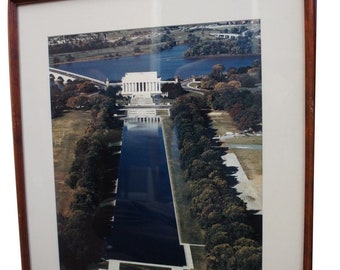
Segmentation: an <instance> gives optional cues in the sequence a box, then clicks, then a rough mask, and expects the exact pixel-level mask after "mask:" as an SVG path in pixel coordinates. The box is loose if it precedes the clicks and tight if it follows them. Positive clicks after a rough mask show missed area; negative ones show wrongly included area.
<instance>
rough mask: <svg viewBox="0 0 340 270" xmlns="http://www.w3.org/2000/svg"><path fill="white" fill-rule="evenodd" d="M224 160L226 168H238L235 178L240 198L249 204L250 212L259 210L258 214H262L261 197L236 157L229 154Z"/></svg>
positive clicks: (223, 157)
mask: <svg viewBox="0 0 340 270" xmlns="http://www.w3.org/2000/svg"><path fill="white" fill-rule="evenodd" d="M222 159H223V160H224V162H223V164H225V165H226V166H228V167H236V168H237V171H236V172H235V173H234V176H235V177H236V179H237V181H238V184H237V185H236V186H235V188H236V190H237V191H238V192H239V193H240V195H239V196H238V197H239V198H240V199H242V200H243V201H244V202H245V203H247V209H248V210H259V212H258V214H262V206H261V205H262V202H261V197H259V196H258V194H257V192H256V189H255V188H254V187H253V185H252V183H251V180H250V181H249V179H248V176H247V175H246V173H245V172H244V170H243V168H242V166H241V164H240V162H239V160H238V158H237V157H236V155H235V154H234V153H228V154H226V155H224V156H222Z"/></svg>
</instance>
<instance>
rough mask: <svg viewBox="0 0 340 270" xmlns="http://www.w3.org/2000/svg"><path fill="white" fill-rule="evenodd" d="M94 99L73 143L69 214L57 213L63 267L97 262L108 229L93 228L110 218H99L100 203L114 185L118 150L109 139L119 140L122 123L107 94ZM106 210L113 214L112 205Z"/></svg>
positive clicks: (68, 181)
mask: <svg viewBox="0 0 340 270" xmlns="http://www.w3.org/2000/svg"><path fill="white" fill-rule="evenodd" d="M97 98H99V100H98V101H97V102H95V103H94V104H93V105H92V109H91V118H92V119H91V121H90V122H89V125H88V127H86V131H85V132H84V133H85V135H84V136H83V137H82V138H81V139H80V140H79V141H78V142H77V144H76V147H75V150H74V160H73V163H72V166H71V169H70V171H69V174H68V178H67V179H66V184H67V185H69V187H70V188H71V189H72V190H73V200H72V203H71V205H70V211H71V214H70V215H69V216H68V217H64V216H62V215H61V214H58V237H59V252H60V264H61V266H62V267H63V268H62V269H66V270H78V269H79V270H83V269H87V267H88V266H89V265H90V264H91V263H94V262H98V261H99V260H100V258H101V256H102V253H103V237H104V235H105V234H108V230H109V229H110V228H109V227H107V228H105V227H103V226H101V227H100V230H96V227H97V226H100V225H102V224H110V223H109V220H106V221H105V220H104V221H102V220H98V213H99V204H100V202H101V201H103V200H104V199H106V196H107V194H108V193H110V192H112V191H113V190H114V188H115V185H116V182H115V179H117V172H118V164H119V155H115V152H116V151H117V150H119V149H117V146H114V145H113V144H112V142H114V141H117V140H120V139H121V128H122V122H121V121H119V120H117V119H116V118H114V117H113V114H114V113H115V112H116V107H115V105H114V104H115V103H114V102H113V100H112V99H111V98H110V97H108V96H105V98H103V97H101V98H100V95H97ZM107 211H110V214H111V216H112V215H113V208H112V207H111V208H110V209H107ZM108 218H109V216H106V219H108ZM99 223H101V224H99Z"/></svg>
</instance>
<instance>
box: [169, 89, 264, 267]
mask: <svg viewBox="0 0 340 270" xmlns="http://www.w3.org/2000/svg"><path fill="white" fill-rule="evenodd" d="M207 106H208V104H207V103H206V100H205V99H204V97H200V96H193V95H186V96H182V97H179V98H178V99H177V101H176V102H175V103H174V104H173V106H172V108H171V118H172V119H173V121H174V125H175V128H176V132H177V136H178V140H179V143H178V145H179V149H180V159H181V160H180V161H181V166H182V169H183V171H184V172H185V177H186V181H187V185H188V186H189V188H190V191H191V199H192V205H191V208H190V210H191V214H192V216H193V217H194V218H195V219H197V220H198V222H199V224H200V225H201V227H202V229H204V230H205V231H206V234H205V244H206V251H207V253H208V269H235V270H236V269H238V270H240V269H242V270H252V269H254V270H258V269H261V265H262V251H261V242H260V239H261V237H258V235H256V233H255V231H254V229H253V227H252V226H251V225H250V222H249V219H250V216H251V215H250V213H249V212H248V211H247V210H246V205H245V203H244V202H243V201H242V200H241V199H239V198H238V197H237V196H236V195H237V194H236V193H235V190H234V189H233V185H234V184H235V179H234V178H233V177H232V176H231V170H233V169H235V168H230V167H229V168H228V167H226V166H225V165H224V164H223V163H222V159H221V156H222V154H223V152H222V151H225V149H221V148H220V147H219V145H217V144H216V143H214V141H213V140H212V136H213V135H214V132H213V131H212V130H211V129H210V128H209V118H208V117H207V112H208V110H207Z"/></svg>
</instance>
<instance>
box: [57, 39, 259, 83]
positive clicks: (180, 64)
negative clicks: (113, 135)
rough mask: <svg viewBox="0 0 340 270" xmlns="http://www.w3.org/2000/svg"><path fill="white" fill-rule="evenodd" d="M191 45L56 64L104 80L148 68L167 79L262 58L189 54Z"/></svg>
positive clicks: (58, 66) (249, 63) (67, 69)
mask: <svg viewBox="0 0 340 270" xmlns="http://www.w3.org/2000/svg"><path fill="white" fill-rule="evenodd" d="M187 49H188V46H187V45H179V46H175V47H174V48H172V49H169V50H164V51H161V52H157V53H151V54H143V55H138V56H125V57H119V58H112V59H101V60H92V61H84V62H74V63H68V64H60V65H55V66H54V67H55V68H58V69H61V70H65V71H70V72H73V73H76V74H80V75H84V76H87V77H90V78H94V79H97V80H101V81H105V80H106V79H107V78H108V79H109V80H112V81H114V80H121V78H122V77H123V76H124V75H125V73H126V72H144V71H157V73H158V76H160V77H161V78H162V80H166V79H170V78H174V77H175V76H179V77H180V78H181V79H185V78H189V77H191V76H193V75H195V76H199V75H205V74H209V73H210V72H211V68H212V66H213V65H215V64H223V65H224V67H225V69H226V70H228V68H230V67H236V68H238V67H242V66H251V65H252V64H253V62H254V60H261V56H259V55H245V56H206V57H194V58H186V57H184V52H185V51H186V50H187Z"/></svg>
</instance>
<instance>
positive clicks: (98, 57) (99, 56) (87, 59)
mask: <svg viewBox="0 0 340 270" xmlns="http://www.w3.org/2000/svg"><path fill="white" fill-rule="evenodd" d="M183 45H184V44H181V45H176V46H183ZM171 49H172V48H171ZM171 49H167V50H171ZM87 52H91V51H87ZM160 52H161V51H158V52H156V53H160ZM72 53H82V52H81V51H78V52H69V53H61V54H59V55H61V56H65V55H68V54H72ZM84 53H85V52H84ZM112 53H114V52H112ZM153 53H155V52H151V50H148V51H144V52H140V53H132V54H131V53H125V54H122V55H119V56H110V57H107V56H106V55H107V54H110V53H107V54H104V53H101V52H100V51H99V52H98V54H97V55H93V56H88V57H83V58H82V57H81V58H77V59H75V60H72V61H60V62H59V63H51V61H50V60H51V59H53V58H54V57H58V54H51V55H49V66H50V67H56V66H58V65H64V64H72V63H79V62H90V61H98V60H112V59H119V58H122V57H132V56H135V57H138V56H142V55H147V54H153ZM249 56H259V58H260V59H261V54H258V53H257V54H212V55H199V56H189V57H186V56H184V55H183V58H185V59H202V58H207V57H211V58H214V57H215V58H217V57H249Z"/></svg>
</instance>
